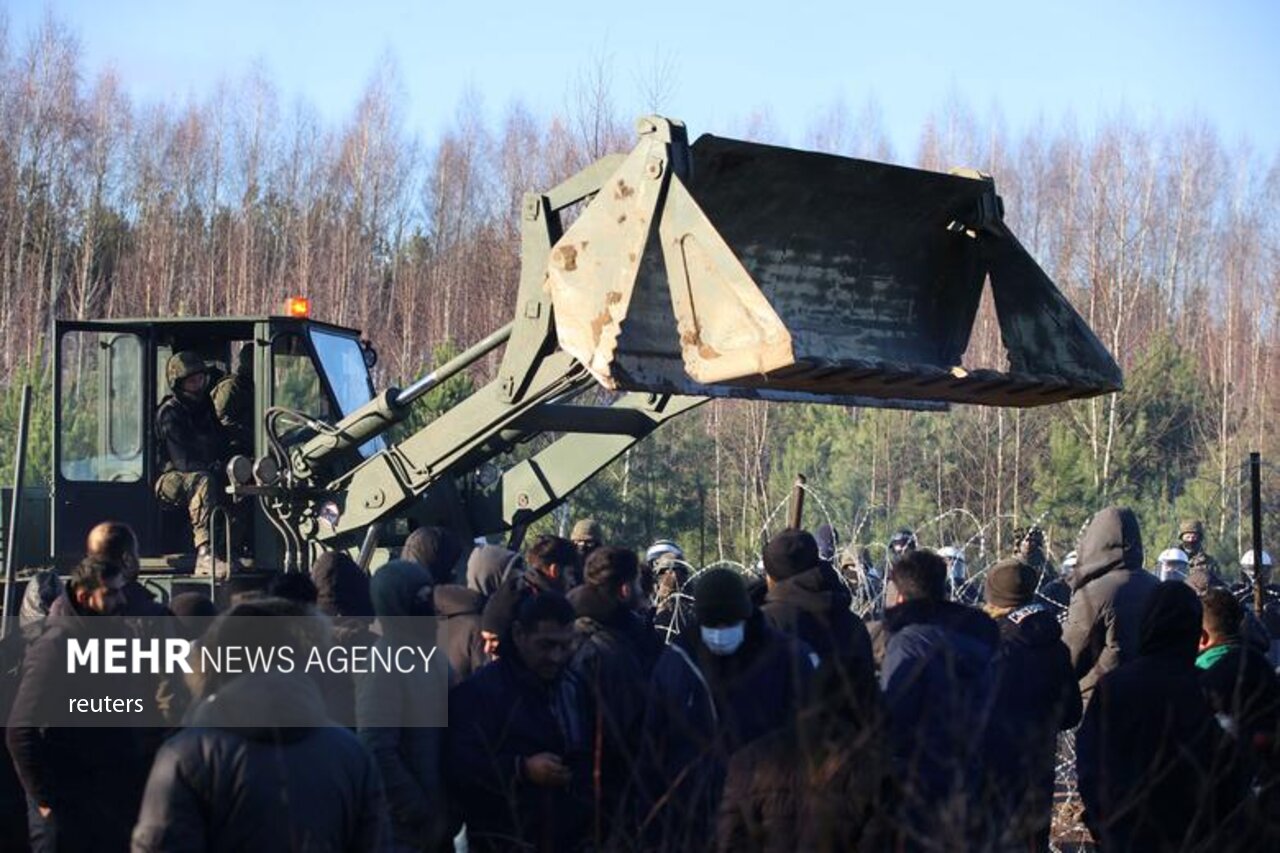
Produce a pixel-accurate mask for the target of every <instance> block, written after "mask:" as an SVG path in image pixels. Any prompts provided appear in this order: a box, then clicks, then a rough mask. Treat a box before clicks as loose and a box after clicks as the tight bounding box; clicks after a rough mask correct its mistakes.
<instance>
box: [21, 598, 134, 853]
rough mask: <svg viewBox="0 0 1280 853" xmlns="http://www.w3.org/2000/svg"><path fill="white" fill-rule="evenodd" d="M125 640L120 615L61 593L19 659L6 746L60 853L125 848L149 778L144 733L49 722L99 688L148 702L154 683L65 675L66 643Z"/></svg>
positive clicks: (107, 692)
mask: <svg viewBox="0 0 1280 853" xmlns="http://www.w3.org/2000/svg"><path fill="white" fill-rule="evenodd" d="M129 636H131V633H130V631H129V629H128V627H127V626H126V625H125V624H124V622H123V621H122V620H120V619H119V618H115V617H107V616H97V615H85V614H82V613H81V612H80V611H79V610H77V609H76V608H75V606H74V605H73V604H72V602H71V599H70V597H69V595H68V593H67V591H66V590H65V589H64V590H63V591H62V594H61V597H60V598H59V599H58V600H56V601H55V602H54V603H53V606H52V607H51V608H50V609H49V616H48V618H47V619H46V620H45V631H44V633H43V634H41V635H40V637H39V638H38V639H37V640H36V641H35V642H34V643H32V644H31V646H30V647H29V648H28V649H27V653H26V658H25V659H24V661H23V672H22V682H21V684H20V685H19V687H18V693H17V696H16V697H15V699H14V702H13V708H12V710H11V711H10V714H9V724H8V728H7V729H6V732H5V736H6V742H7V745H8V747H9V754H10V756H11V757H12V758H13V765H14V769H15V770H16V771H17V773H18V778H19V780H21V782H22V787H23V788H24V789H25V790H26V792H27V795H28V796H30V797H32V798H33V799H35V800H36V801H37V802H38V803H40V804H43V805H48V806H50V807H51V808H52V810H53V816H52V819H53V821H54V823H55V825H56V832H57V839H58V849H59V850H102V851H115V850H124V849H127V848H128V845H129V833H130V830H132V828H133V823H134V820H135V819H136V817H137V814H138V805H139V803H140V802H141V800H142V789H143V785H144V784H145V782H146V775H147V765H146V759H147V755H146V739H145V738H144V736H143V732H142V731H141V730H139V729H136V728H129V727H120V728H79V727H71V726H65V725H62V726H60V725H56V724H54V721H53V719H52V718H51V717H50V709H57V711H58V713H61V712H62V711H63V710H64V709H66V708H68V702H69V700H71V699H88V698H98V696H97V695H95V694H99V688H103V689H102V690H101V693H102V694H105V695H112V696H113V698H119V697H122V696H124V695H134V696H137V697H140V698H142V699H144V700H146V701H147V702H149V703H154V682H151V683H150V687H149V689H138V686H139V684H140V683H141V682H140V681H139V680H138V679H136V678H129V679H127V680H126V679H120V680H119V681H115V682H114V684H115V685H116V686H115V687H107V686H106V685H105V684H103V683H102V681H101V679H102V677H101V676H95V677H93V678H92V679H91V680H89V681H87V682H86V681H84V680H79V681H78V683H77V684H76V685H75V686H74V687H73V686H72V683H71V682H70V681H69V678H68V676H67V645H68V643H67V641H68V640H69V639H72V638H76V639H81V640H86V639H89V638H95V637H96V638H108V637H117V638H118V637H129ZM126 681H127V682H128V683H126ZM90 685H93V686H90ZM147 707H153V705H149V706H147Z"/></svg>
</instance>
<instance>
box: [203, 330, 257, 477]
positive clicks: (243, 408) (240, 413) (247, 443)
mask: <svg viewBox="0 0 1280 853" xmlns="http://www.w3.org/2000/svg"><path fill="white" fill-rule="evenodd" d="M209 398H210V399H211V400H212V401H213V411H214V412H215V414H216V415H217V417H218V423H220V424H222V427H223V429H225V430H226V431H227V440H228V442H229V443H230V445H231V447H230V450H231V451H232V452H235V453H244V454H248V455H253V342H252V341H251V342H249V343H247V344H245V345H244V346H242V347H241V348H240V352H239V354H237V356H236V369H235V370H234V371H233V372H231V373H228V374H227V375H226V376H224V377H222V379H220V380H218V383H217V384H216V385H214V386H213V391H211V392H210V393H209Z"/></svg>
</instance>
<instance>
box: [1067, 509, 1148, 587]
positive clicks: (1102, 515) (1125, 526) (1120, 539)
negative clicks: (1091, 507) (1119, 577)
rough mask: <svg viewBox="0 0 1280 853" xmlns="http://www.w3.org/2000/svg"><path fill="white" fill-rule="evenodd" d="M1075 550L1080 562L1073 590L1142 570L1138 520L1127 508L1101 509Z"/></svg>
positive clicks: (1140, 533)
mask: <svg viewBox="0 0 1280 853" xmlns="http://www.w3.org/2000/svg"><path fill="white" fill-rule="evenodd" d="M1076 551H1077V553H1078V554H1079V555H1080V561H1079V562H1078V563H1077V564H1076V569H1075V577H1074V579H1073V588H1074V589H1079V588H1080V587H1082V586H1084V585H1085V584H1087V583H1089V582H1090V581H1092V580H1095V579H1096V578H1100V577H1102V576H1103V575H1105V574H1107V573H1108V572H1111V571H1116V570H1118V569H1127V570H1129V571H1143V570H1144V569H1143V552H1142V531H1141V529H1140V528H1139V527H1138V517H1137V516H1136V515H1134V514H1133V510H1131V509H1129V508H1128V507H1115V506H1109V507H1107V508H1106V509H1103V510H1100V511H1099V512H1098V514H1097V515H1095V516H1094V517H1093V520H1091V521H1090V522H1089V526H1088V527H1086V528H1085V531H1084V533H1082V534H1081V535H1080V547H1079V548H1077V549H1076Z"/></svg>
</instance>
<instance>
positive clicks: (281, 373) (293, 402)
mask: <svg viewBox="0 0 1280 853" xmlns="http://www.w3.org/2000/svg"><path fill="white" fill-rule="evenodd" d="M271 375H272V388H273V391H274V395H275V396H274V399H275V405H277V406H281V407H283V408H286V409H293V410H294V411H297V412H302V413H303V414H305V415H310V416H311V417H313V418H317V419H319V420H325V421H332V420H334V417H333V412H332V408H331V406H330V405H329V401H328V399H327V398H326V396H325V393H324V385H323V383H321V381H320V374H319V373H317V372H316V366H315V363H314V362H313V361H312V360H311V349H310V348H309V347H308V346H307V342H306V339H305V338H303V337H302V336H301V335H298V334H293V333H290V334H284V335H280V336H279V337H277V338H276V339H275V341H274V342H273V343H272V345H271Z"/></svg>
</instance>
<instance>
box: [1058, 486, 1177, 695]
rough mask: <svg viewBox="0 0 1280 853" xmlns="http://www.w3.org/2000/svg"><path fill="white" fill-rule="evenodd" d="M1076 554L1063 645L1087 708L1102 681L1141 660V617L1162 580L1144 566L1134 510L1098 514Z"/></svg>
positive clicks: (1082, 537)
mask: <svg viewBox="0 0 1280 853" xmlns="http://www.w3.org/2000/svg"><path fill="white" fill-rule="evenodd" d="M1076 551H1077V553H1078V555H1079V561H1078V562H1077V564H1076V570H1075V576H1074V578H1073V581H1072V588H1071V605H1070V606H1069V607H1068V608H1067V621H1066V625H1065V626H1064V627H1063V631H1062V641H1063V642H1064V643H1066V644H1067V650H1068V651H1070V652H1071V665H1072V667H1074V668H1075V672H1076V677H1077V678H1078V679H1079V680H1080V695H1081V696H1082V697H1083V699H1084V701H1085V702H1086V703H1088V701H1089V697H1090V695H1091V694H1092V693H1093V689H1094V686H1095V685H1097V683H1098V679H1100V678H1101V677H1102V676H1103V675H1105V674H1107V673H1108V672H1110V671H1111V670H1113V669H1116V668H1117V667H1119V666H1120V665H1121V664H1123V663H1125V662H1127V661H1130V660H1132V659H1133V658H1134V657H1135V656H1136V655H1137V653H1138V628H1139V625H1140V624H1141V621H1142V613H1143V610H1144V608H1145V607H1146V605H1147V600H1148V599H1149V598H1150V597H1151V593H1152V591H1154V590H1155V588H1156V586H1157V585H1158V584H1159V583H1160V581H1158V580H1156V577H1155V575H1153V574H1151V573H1150V572H1148V571H1147V570H1146V569H1145V568H1144V567H1143V552H1142V531H1141V530H1140V529H1139V527H1138V517H1137V516H1136V515H1134V513H1133V510H1131V509H1128V508H1125V507H1107V508H1106V509H1103V510H1101V511H1099V512H1098V514H1097V515H1095V516H1094V517H1093V519H1092V520H1091V521H1090V522H1089V525H1088V526H1087V527H1086V528H1085V530H1084V533H1082V534H1081V535H1080V547H1079V548H1077V549H1076Z"/></svg>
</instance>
